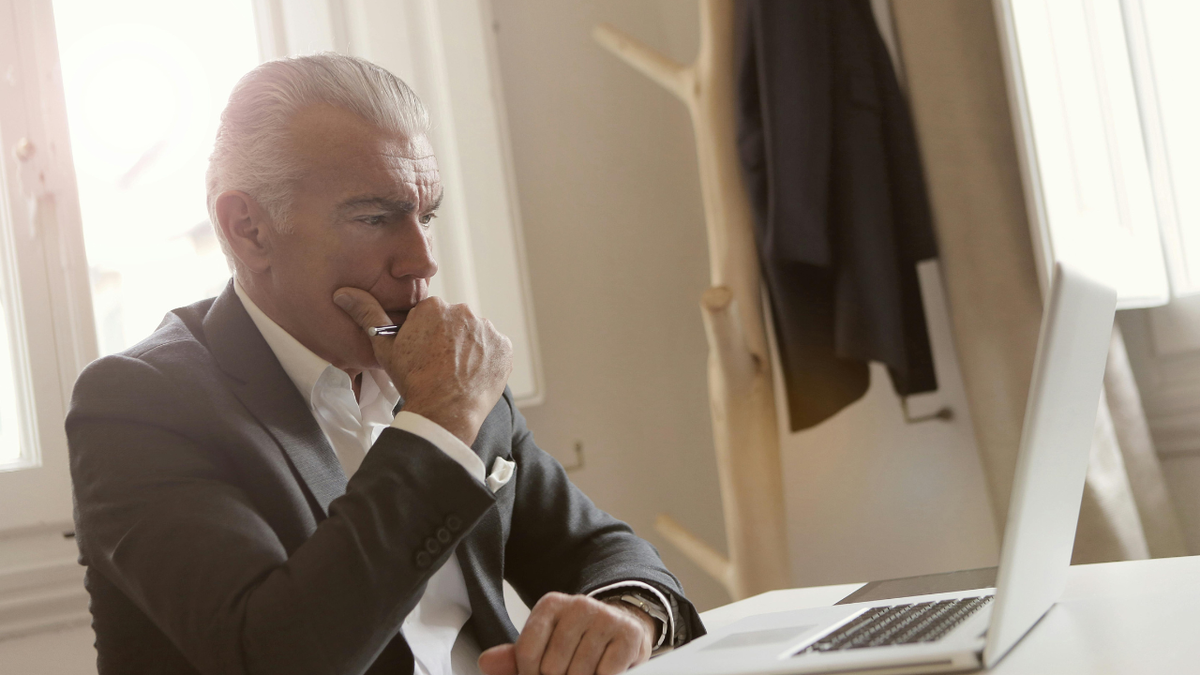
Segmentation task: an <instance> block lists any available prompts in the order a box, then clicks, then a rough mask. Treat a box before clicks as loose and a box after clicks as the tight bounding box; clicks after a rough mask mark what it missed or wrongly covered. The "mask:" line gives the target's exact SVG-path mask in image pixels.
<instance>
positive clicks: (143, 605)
mask: <svg viewBox="0 0 1200 675" xmlns="http://www.w3.org/2000/svg"><path fill="white" fill-rule="evenodd" d="M180 387H181V385H180V384H179V383H178V382H175V381H172V380H171V379H170V378H168V377H166V376H164V375H163V373H162V372H160V371H159V370H158V369H156V368H155V367H154V366H153V365H151V364H150V363H147V362H146V361H144V360H140V359H136V358H129V357H123V356H113V357H106V358H104V359H101V360H100V361H98V362H96V363H95V364H93V365H92V366H90V367H89V368H88V369H87V370H86V371H85V372H84V373H83V374H82V375H81V376H80V379H79V381H78V383H77V385H76V388H75V396H74V398H73V401H72V406H71V410H70V413H69V415H68V417H67V422H66V427H67V435H68V440H69V449H70V459H71V474H72V479H73V482H74V490H75V503H76V531H77V538H78V543H79V547H80V551H81V555H82V559H83V560H84V561H85V563H86V564H88V565H89V566H90V568H91V569H90V570H89V573H93V572H94V573H99V574H101V575H103V577H104V578H105V579H106V580H107V581H108V582H109V583H111V584H112V585H113V586H115V587H116V588H117V589H118V590H119V591H120V592H121V593H123V594H124V595H125V596H127V597H128V599H129V600H130V601H132V602H133V603H134V604H135V605H136V606H137V607H138V608H139V609H140V610H141V611H142V612H143V613H144V614H145V615H146V616H148V617H149V618H150V620H151V621H152V622H153V623H154V624H155V625H156V626H157V627H158V628H159V629H160V630H161V631H162V632H163V633H164V634H165V635H166V636H167V637H168V638H169V639H170V641H171V642H172V643H173V644H174V645H175V646H176V647H177V648H178V649H179V650H180V652H182V654H183V655H184V656H185V657H186V658H187V660H188V661H189V662H190V663H191V665H192V666H193V667H194V668H195V669H196V670H198V671H199V672H201V673H206V674H212V675H236V674H241V673H246V674H249V673H312V674H318V673H320V674H326V673H327V674H330V675H332V674H335V673H336V674H344V673H361V672H363V671H364V670H366V669H367V668H368V667H369V666H370V665H371V663H372V662H373V661H374V660H375V658H376V656H377V655H378V654H379V653H380V651H381V650H383V649H384V647H385V646H386V645H387V643H388V642H389V641H390V640H391V639H392V638H394V637H395V636H396V632H397V631H398V630H399V628H400V626H401V624H402V622H403V619H404V617H405V616H406V615H407V614H408V612H409V611H410V610H411V609H412V607H413V606H414V605H415V604H416V602H417V600H419V598H420V596H421V594H422V593H423V590H424V586H425V583H426V581H427V580H428V579H429V577H430V576H431V575H432V574H433V572H434V571H435V570H436V569H438V567H440V566H441V564H442V563H444V562H445V560H446V559H447V558H448V556H449V553H450V551H451V550H452V549H453V547H454V546H455V545H456V544H457V542H458V541H459V540H460V539H461V538H462V537H463V536H464V535H465V534H466V533H468V532H469V531H470V530H471V528H472V527H473V525H474V524H475V523H476V522H477V521H478V520H479V518H480V517H481V516H482V515H483V514H484V512H485V511H486V510H487V509H488V508H491V507H492V505H493V504H494V503H495V500H494V498H493V496H492V494H491V492H490V491H489V490H487V488H486V487H484V486H483V485H482V484H481V483H479V481H478V480H476V479H475V478H472V477H471V476H470V475H469V474H468V473H467V472H466V471H465V470H464V469H463V468H462V467H461V466H459V465H458V464H457V463H456V462H455V461H454V460H453V459H451V458H449V457H448V456H446V455H445V454H444V453H442V452H441V451H440V450H438V449H437V448H436V447H435V446H433V445H432V444H430V443H429V442H427V441H425V440H423V439H421V438H419V437H417V436H414V435H412V434H409V433H407V432H404V431H401V430H398V429H388V430H385V431H384V432H383V435H382V436H380V438H379V440H378V441H377V442H376V444H375V445H374V446H373V447H372V449H371V451H370V452H369V453H367V456H366V458H365V460H364V461H363V464H362V466H361V468H360V469H359V471H358V472H357V473H356V474H355V475H354V477H353V479H351V480H350V481H349V483H348V486H347V489H346V493H345V495H344V496H342V497H339V498H338V499H336V500H334V501H333V502H332V503H331V504H330V507H329V516H328V517H327V518H325V519H324V520H322V521H321V522H320V523H319V524H318V525H317V526H316V529H315V531H313V532H312V533H311V536H309V537H308V539H307V540H305V541H304V543H303V544H301V545H299V546H298V548H295V549H294V550H292V551H290V553H289V551H288V550H286V549H285V546H284V544H283V543H282V542H281V541H280V539H279V537H278V536H277V534H276V532H275V531H274V530H273V529H272V527H271V525H270V524H269V523H268V522H267V521H266V520H265V519H264V517H263V516H262V515H261V511H260V509H259V508H258V507H259V506H261V505H258V504H255V503H254V498H253V497H254V496H253V495H252V494H250V493H248V492H247V491H246V490H245V489H244V487H243V485H242V480H243V479H242V478H238V474H237V472H235V471H233V470H232V468H231V466H230V464H231V462H232V460H231V459H230V458H229V457H228V454H229V452H230V449H229V448H214V447H211V441H210V440H209V439H208V438H207V437H206V436H205V434H203V433H202V432H200V431H197V429H196V426H197V424H196V421H195V420H194V419H190V418H189V414H190V415H191V417H194V416H195V412H194V409H195V408H196V407H197V405H202V403H203V402H202V401H196V400H194V394H191V393H185V392H184V391H183V390H182V389H181V388H180ZM189 397H191V398H189ZM430 486H437V489H431V487H430ZM455 525H457V526H456V527H455ZM442 529H447V530H453V534H452V539H451V540H450V541H448V542H446V543H444V544H443V545H442V546H440V547H431V546H430V542H431V541H433V542H436V541H437V540H436V538H433V537H432V535H434V534H435V533H438V534H440V531H441V530H442ZM429 548H437V550H434V551H430V550H428V549H429Z"/></svg>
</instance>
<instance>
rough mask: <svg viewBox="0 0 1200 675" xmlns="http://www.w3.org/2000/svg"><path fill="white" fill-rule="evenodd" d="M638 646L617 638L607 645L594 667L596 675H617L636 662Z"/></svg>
mask: <svg viewBox="0 0 1200 675" xmlns="http://www.w3.org/2000/svg"><path fill="white" fill-rule="evenodd" d="M637 655H638V646H637V645H635V644H634V643H633V641H632V640H628V639H624V638H623V637H617V638H615V639H613V640H611V641H610V642H609V643H608V647H607V648H605V650H604V656H602V657H600V663H599V664H597V665H596V675H619V674H620V673H623V672H625V671H626V670H629V666H632V665H633V664H634V662H635V661H636V660H637Z"/></svg>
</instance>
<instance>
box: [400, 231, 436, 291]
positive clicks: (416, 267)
mask: <svg viewBox="0 0 1200 675" xmlns="http://www.w3.org/2000/svg"><path fill="white" fill-rule="evenodd" d="M397 239H398V240H397V241H396V242H394V246H393V248H392V250H393V252H394V253H393V254H392V262H391V268H390V272H391V274H392V276H393V277H395V278H397V279H403V278H404V277H413V278H417V279H430V278H432V277H433V275H435V274H437V271H438V264H437V260H436V259H434V257H433V236H432V233H431V232H430V231H429V230H428V229H427V228H426V227H424V226H422V225H421V224H420V223H419V222H418V221H417V219H416V218H415V217H414V218H412V219H411V221H410V223H408V224H407V225H406V226H405V227H402V228H400V231H399V233H398V237H397Z"/></svg>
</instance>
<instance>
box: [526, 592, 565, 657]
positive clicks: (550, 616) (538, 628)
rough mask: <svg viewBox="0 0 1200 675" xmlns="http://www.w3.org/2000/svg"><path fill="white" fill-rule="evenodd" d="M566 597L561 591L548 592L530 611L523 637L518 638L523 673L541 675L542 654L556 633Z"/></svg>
mask: <svg viewBox="0 0 1200 675" xmlns="http://www.w3.org/2000/svg"><path fill="white" fill-rule="evenodd" d="M565 597H566V596H564V595H563V594H561V593H547V594H546V595H544V596H542V599H541V600H538V601H537V604H536V605H534V606H533V609H532V610H531V611H530V612H529V618H528V619H526V620H525V627H524V628H523V629H521V637H519V638H517V646H516V649H517V670H518V672H520V674H521V675H540V673H539V671H540V670H541V665H542V654H544V653H545V651H546V645H547V644H549V642H550V636H551V635H552V634H553V633H554V626H555V624H556V623H558V612H559V611H560V609H561V608H562V603H563V599H564V598H565Z"/></svg>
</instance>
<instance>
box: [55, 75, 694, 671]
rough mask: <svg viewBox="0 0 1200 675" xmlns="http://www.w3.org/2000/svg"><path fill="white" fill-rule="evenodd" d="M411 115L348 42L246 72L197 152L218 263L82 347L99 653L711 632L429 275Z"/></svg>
mask: <svg viewBox="0 0 1200 675" xmlns="http://www.w3.org/2000/svg"><path fill="white" fill-rule="evenodd" d="M427 127H428V116H427V114H426V112H425V110H424V108H423V107H422V106H421V104H420V102H419V101H418V100H417V99H416V97H415V96H414V95H413V94H412V92H411V91H410V90H409V89H408V87H406V86H405V85H404V83H403V82H401V81H400V80H399V79H398V78H396V77H395V76H393V75H391V74H390V73H388V72H386V71H385V70H383V69H381V68H379V67H377V66H374V65H372V64H370V63H367V62H365V61H362V60H359V59H352V58H349V57H344V56H338V55H334V54H323V55H317V56H312V57H303V58H297V59H288V60H282V61H273V62H269V63H266V64H264V65H262V66H260V67H259V68H257V69H255V70H254V71H252V72H251V73H250V74H248V75H247V76H246V77H245V78H243V79H242V81H241V82H240V83H239V84H238V85H237V87H236V88H235V90H234V92H233V94H232V96H231V98H230V101H229V105H228V107H227V108H226V110H225V112H224V114H223V116H222V122H221V127H220V129H219V131H218V136H217V142H216V146H215V149H214V152H213V155H212V159H211V161H210V167H209V175H208V203H209V211H210V214H211V219H212V222H213V223H214V226H215V227H216V228H217V232H218V236H219V237H220V240H221V243H222V247H223V250H224V251H225V253H226V255H227V257H228V258H229V260H230V263H231V267H232V268H233V269H234V280H233V281H232V282H231V284H230V286H229V287H228V288H226V290H225V292H224V293H222V294H221V295H220V296H219V297H217V298H214V299H209V300H204V301H201V302H198V303H196V304H194V305H191V306H189V307H185V308H181V309H178V310H175V311H173V312H172V313H170V314H169V315H168V316H167V317H166V319H165V320H164V322H163V324H162V325H161V326H160V327H159V329H158V330H157V331H156V332H155V333H154V334H153V335H152V336H150V338H148V339H147V340H145V341H144V342H142V343H140V344H139V345H137V346H135V347H133V348H131V349H129V350H127V351H125V352H123V353H121V354H118V355H114V356H111V357H106V358H103V359H100V360H99V361H97V362H96V363H94V364H92V365H91V366H89V367H88V368H87V369H86V370H85V371H84V373H83V374H82V375H81V376H80V378H79V381H78V383H77V384H76V387H75V394H74V398H73V400H72V404H71V410H70V413H69V415H68V417H67V433H68V438H69V442H70V452H71V470H72V477H73V479H74V486H75V499H76V527H77V530H76V533H77V538H78V543H79V547H80V552H81V561H82V562H83V563H84V564H85V565H87V568H88V569H87V586H88V590H89V592H90V594H91V597H92V606H91V608H92V614H93V625H94V627H95V630H96V646H97V649H98V653H99V658H98V665H99V668H100V672H101V674H102V675H104V674H106V673H122V674H126V673H212V674H218V673H219V674H222V675H226V674H234V673H331V674H333V673H337V674H344V673H363V672H367V673H410V672H414V671H415V672H418V673H427V674H428V675H451V674H453V675H462V674H463V673H470V672H477V671H476V668H478V669H480V670H482V671H483V672H485V673H488V675H508V674H512V673H519V674H520V675H534V674H535V673H546V674H548V675H564V674H566V673H570V674H571V675H589V674H590V673H593V672H595V673H601V674H603V675H609V674H612V673H618V672H621V671H623V670H625V669H626V668H628V667H630V666H632V665H636V664H637V663H640V662H642V661H644V660H645V659H646V658H647V657H648V656H649V655H650V653H651V651H652V650H653V649H656V648H657V649H663V648H669V647H670V646H673V645H678V644H681V643H683V642H685V641H687V640H689V639H691V638H693V637H696V636H698V635H700V634H702V633H703V627H702V626H701V624H700V623H699V620H698V618H697V615H696V613H695V610H694V609H693V607H692V606H691V604H690V603H689V602H688V601H687V600H686V599H685V598H684V596H683V594H682V591H681V589H680V587H679V584H678V582H677V580H676V579H675V578H674V577H673V576H672V575H671V574H670V573H669V572H667V570H666V569H665V568H663V566H662V563H661V561H660V560H659V558H658V556H657V554H656V553H655V552H654V550H653V548H651V547H650V546H649V544H647V543H646V542H644V541H642V540H641V539H638V538H637V537H636V536H634V535H633V533H632V531H631V530H630V529H629V528H628V526H626V525H625V524H624V523H621V522H619V521H617V520H615V519H613V518H612V517H610V516H608V515H607V514H605V513H604V512H602V511H600V510H599V509H597V508H596V507H595V506H594V505H593V504H592V503H591V502H590V501H589V500H588V499H587V498H586V497H585V496H584V495H583V494H582V493H580V492H579V491H578V490H577V489H576V488H575V487H574V486H573V485H571V483H570V482H569V481H568V480H567V478H566V476H565V474H564V472H563V470H562V467H561V466H559V465H558V463H557V462H555V461H554V460H553V459H551V458H550V457H549V456H547V455H546V454H545V453H543V452H542V451H541V450H539V449H538V448H537V446H536V445H534V442H533V438H532V436H531V434H530V432H529V431H528V429H527V428H526V427H525V422H524V419H523V418H522V416H521V413H520V412H519V411H518V410H517V409H516V407H515V406H514V405H513V401H512V396H511V394H510V393H509V392H508V390H507V389H506V387H505V380H506V378H507V377H508V374H509V371H510V368H511V351H512V350H511V345H510V343H509V342H508V340H507V338H505V337H504V336H502V335H500V334H499V333H498V332H497V331H496V330H495V328H494V327H493V326H492V325H491V324H490V323H489V322H488V321H487V320H485V319H480V318H478V317H476V316H474V315H473V314H472V313H471V311H470V310H469V309H467V308H466V307H465V306H462V305H457V306H450V305H447V304H446V303H444V302H442V301H441V300H440V299H438V298H435V297H428V281H429V279H430V277H432V276H433V275H434V274H435V273H436V271H437V263H436V262H435V261H434V259H433V257H432V255H431V248H430V246H431V244H430V237H431V230H430V228H431V225H432V221H433V219H434V217H435V216H436V211H437V207H438V204H439V203H440V201H441V197H442V186H441V183H440V181H439V178H438V168H437V162H436V160H435V158H434V156H433V153H432V150H431V147H430V144H429V141H428V139H427V138H426V133H425V132H426V129H427ZM388 324H398V325H400V328H399V330H398V332H397V333H396V334H395V335H394V336H389V335H375V334H374V331H369V330H368V329H372V328H374V327H376V326H382V325H388ZM502 578H504V579H507V580H509V581H510V582H511V583H512V585H513V586H514V587H515V588H516V589H517V591H518V592H519V593H520V594H521V596H522V598H523V599H524V600H525V601H526V602H527V603H529V604H532V605H533V609H532V613H531V615H530V617H529V619H528V621H527V623H526V624H525V628H524V630H523V631H522V632H521V633H520V635H519V636H518V634H517V631H516V629H515V628H514V627H513V625H512V624H511V622H510V621H509V618H508V615H507V612H506V610H505V608H504V602H503V595H502V591H501V579H502ZM480 650H486V651H483V652H482V654H480ZM476 659H478V660H476Z"/></svg>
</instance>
